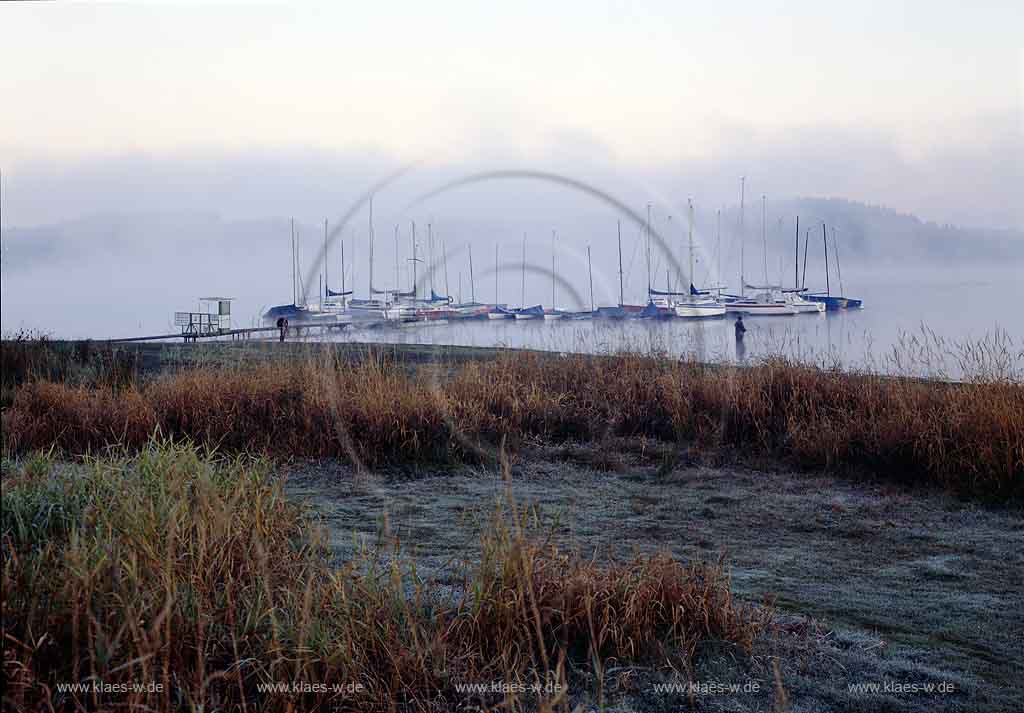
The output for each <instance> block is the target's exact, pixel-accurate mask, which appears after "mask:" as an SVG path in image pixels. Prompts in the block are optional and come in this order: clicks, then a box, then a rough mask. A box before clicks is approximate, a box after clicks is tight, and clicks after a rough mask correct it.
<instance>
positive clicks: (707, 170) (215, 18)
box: [0, 2, 1024, 227]
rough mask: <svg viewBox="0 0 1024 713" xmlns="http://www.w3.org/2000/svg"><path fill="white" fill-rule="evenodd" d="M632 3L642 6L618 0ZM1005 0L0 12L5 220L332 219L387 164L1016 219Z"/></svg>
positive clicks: (1012, 24)
mask: <svg viewBox="0 0 1024 713" xmlns="http://www.w3.org/2000/svg"><path fill="white" fill-rule="evenodd" d="M641 5H642V7H641ZM1022 20H1024V11H1022V10H1021V5H1020V3H1019V2H988V3H972V4H971V5H970V6H969V7H968V6H967V5H966V4H964V3H960V2H910V3H892V2H861V3H856V4H853V3H848V4H846V7H841V6H839V5H837V4H834V3H821V2H790V3H773V4H770V5H769V4H766V3H715V4H714V7H713V8H712V6H711V5H710V4H704V6H703V7H696V6H694V7H690V6H687V5H686V4H684V3H678V2H650V3H643V4H640V3H630V2H612V3H596V2H564V3H552V2H544V3H515V4H514V5H513V4H506V5H498V4H494V3H478V2H442V3H413V2H409V3H389V2H373V3H337V4H331V5H322V6H310V7H303V8H300V9H298V10H297V9H295V8H292V7H289V6H285V5H283V4H259V5H248V4H240V3H229V4H222V5H217V6H213V7H211V6H209V5H207V4H205V3H204V4H193V3H185V4H175V5H156V4H149V3H144V4H135V5H117V6H96V5H91V4H76V5H67V4H7V3H5V4H3V5H2V6H0V67H2V71H0V97H2V99H0V102H2V110H0V170H3V172H4V175H3V180H4V197H5V200H4V211H5V212H4V216H3V222H4V224H5V225H11V224H22V225H32V224H40V223H46V222H55V221H60V220H65V219H72V218H76V217H80V216H83V215H90V214H97V213H105V212H118V211H121V210H130V209H153V210H157V209H160V210H167V209H170V208H171V207H173V208H175V209H179V210H210V211H220V212H224V213H226V214H227V215H229V216H233V217H256V216H261V215H289V214H295V213H296V212H302V211H306V212H307V214H308V215H307V216H306V217H308V218H309V219H314V218H318V217H319V216H322V215H335V214H336V213H337V211H338V210H340V209H341V208H342V207H343V204H344V202H345V201H346V200H349V199H351V197H352V196H353V195H355V194H356V193H358V192H359V191H361V189H362V188H364V187H365V185H366V183H367V182H369V181H372V180H374V178H376V177H379V176H380V175H383V174H384V173H386V172H387V171H388V170H390V169H391V168H393V167H394V166H395V165H400V164H401V163H403V162H406V161H422V162H424V164H426V165H431V166H450V165H458V166H469V165H470V164H472V165H473V166H474V167H498V166H502V167H504V166H509V165H514V166H517V167H523V166H529V167H539V168H545V169H551V168H557V169H558V170H560V171H562V172H564V173H568V174H570V175H581V176H584V177H586V176H592V175H597V176H603V175H605V174H608V173H615V174H616V175H618V176H622V177H625V179H626V180H628V181H631V182H633V183H641V184H646V185H651V186H654V189H653V190H657V191H663V192H669V193H673V194H676V193H678V194H679V195H687V194H688V195H696V196H697V197H698V200H699V201H703V203H704V204H705V205H706V204H716V203H720V202H722V201H725V200H726V199H731V200H735V190H736V177H737V176H739V175H741V174H746V175H748V176H751V181H752V184H753V185H754V189H753V190H754V192H755V193H760V192H762V191H765V192H769V193H770V194H772V195H821V196H833V195H838V196H843V197H848V198H852V199H857V200H865V201H868V202H874V203H884V204H887V205H890V206H892V207H894V208H896V209H899V210H905V211H908V212H914V213H917V214H919V215H921V216H922V217H923V218H927V219H933V220H937V221H940V222H955V223H963V224H975V225H983V226H992V227H1020V226H1022V225H1024V209H1022V208H1021V203H1024V202H1022V201H1020V199H1019V197H1020V195H1021V194H1022V193H1024V190H1022V173H1024V170H1022V156H1024V150H1022V138H1021V135H1022V123H1021V122H1022V119H1021V107H1020V102H1021V96H1022V93H1024V92H1022V81H1024V80H1022V75H1024V49H1022V46H1021V39H1020V38H1021V36H1022V27H1024V22H1022Z"/></svg>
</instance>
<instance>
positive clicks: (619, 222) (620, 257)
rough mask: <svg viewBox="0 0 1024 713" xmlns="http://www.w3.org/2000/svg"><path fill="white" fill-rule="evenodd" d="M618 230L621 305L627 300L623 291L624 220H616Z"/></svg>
mask: <svg viewBox="0 0 1024 713" xmlns="http://www.w3.org/2000/svg"><path fill="white" fill-rule="evenodd" d="M615 226H616V232H617V233H618V235H619V307H621V306H622V305H623V303H624V302H625V295H624V294H623V291H622V221H621V220H617V221H615Z"/></svg>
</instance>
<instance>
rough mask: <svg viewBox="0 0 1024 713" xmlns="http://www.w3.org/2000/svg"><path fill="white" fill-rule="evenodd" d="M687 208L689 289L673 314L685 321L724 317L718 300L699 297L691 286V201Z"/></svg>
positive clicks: (723, 308) (704, 296)
mask: <svg viewBox="0 0 1024 713" xmlns="http://www.w3.org/2000/svg"><path fill="white" fill-rule="evenodd" d="M687 207H688V210H689V218H690V224H689V231H688V238H687V239H688V242H689V250H690V289H689V291H688V294H687V295H686V298H685V299H684V300H683V301H681V302H677V303H676V305H675V312H676V316H677V317H683V318H685V319H707V318H709V317H724V316H725V305H723V304H722V303H720V302H719V301H718V300H716V299H714V298H712V297H710V296H707V295H700V294H699V293H698V292H697V290H696V289H695V288H694V286H693V201H692V200H688V201H687Z"/></svg>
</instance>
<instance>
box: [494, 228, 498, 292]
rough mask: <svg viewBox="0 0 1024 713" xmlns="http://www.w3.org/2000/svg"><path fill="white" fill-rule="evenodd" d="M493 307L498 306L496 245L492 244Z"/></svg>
mask: <svg viewBox="0 0 1024 713" xmlns="http://www.w3.org/2000/svg"><path fill="white" fill-rule="evenodd" d="M494 306H495V307H497V306H498V244H497V243H495V244H494Z"/></svg>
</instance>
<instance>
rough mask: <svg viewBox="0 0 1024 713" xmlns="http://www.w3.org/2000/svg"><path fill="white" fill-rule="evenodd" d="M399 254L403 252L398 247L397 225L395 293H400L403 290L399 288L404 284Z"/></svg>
mask: <svg viewBox="0 0 1024 713" xmlns="http://www.w3.org/2000/svg"><path fill="white" fill-rule="evenodd" d="M399 252H401V251H400V250H399V247H398V223H395V292H398V291H399V290H400V289H401V288H400V287H399V285H400V284H402V282H401V280H402V277H401V272H402V271H401V269H400V268H399V267H398V260H399V257H400V256H399Z"/></svg>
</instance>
